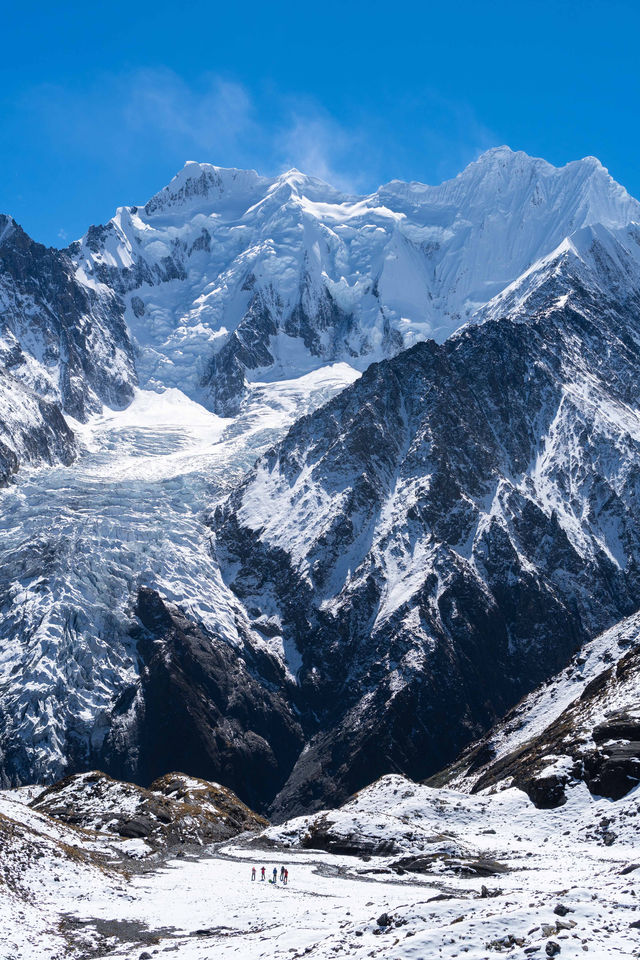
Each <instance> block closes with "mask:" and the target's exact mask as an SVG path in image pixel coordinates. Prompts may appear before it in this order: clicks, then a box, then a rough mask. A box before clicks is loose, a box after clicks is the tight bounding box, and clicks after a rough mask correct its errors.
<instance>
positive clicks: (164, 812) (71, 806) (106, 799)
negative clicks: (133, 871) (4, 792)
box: [30, 771, 267, 847]
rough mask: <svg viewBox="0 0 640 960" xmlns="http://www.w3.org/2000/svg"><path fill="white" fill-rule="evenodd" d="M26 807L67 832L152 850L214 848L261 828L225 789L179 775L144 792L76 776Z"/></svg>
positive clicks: (96, 775)
mask: <svg viewBox="0 0 640 960" xmlns="http://www.w3.org/2000/svg"><path fill="white" fill-rule="evenodd" d="M30 806H32V807H33V808H34V809H35V810H38V811H40V812H41V813H46V814H48V815H49V816H50V817H55V819H56V820H61V821H63V822H64V823H68V824H71V825H72V826H75V827H82V828H84V829H90V830H98V831H104V832H106V833H111V834H116V835H118V836H120V837H122V838H124V839H144V840H146V841H148V842H149V843H150V844H151V845H152V846H153V847H167V846H169V847H170V846H174V845H176V844H185V843H197V844H202V843H215V842H217V841H219V840H227V839H228V838H230V837H234V836H236V835H237V834H239V833H243V832H244V831H246V830H262V829H263V828H264V827H265V826H266V825H267V821H266V820H264V819H263V818H262V817H259V816H258V815H257V814H255V813H253V811H251V810H250V809H249V808H248V807H247V806H245V804H243V803H242V802H241V801H240V800H239V799H238V798H237V797H236V796H235V795H234V794H233V793H232V792H231V791H230V790H228V789H227V788H226V787H222V786H220V784H217V783H208V782H207V781H205V780H196V779H194V778H192V777H187V776H185V775H184V774H180V773H172V774H167V775H166V776H165V777H163V778H161V779H160V780H159V781H158V782H157V783H153V784H152V785H151V787H150V789H149V790H145V789H143V788H142V787H139V786H136V785H135V784H133V783H125V782H121V781H118V780H114V779H112V778H111V777H109V776H107V775H106V774H104V773H101V772H100V771H91V772H90V773H82V774H76V775H75V776H70V777H66V778H65V779H64V780H61V781H59V782H58V783H55V784H53V785H52V786H50V787H47V788H46V789H45V790H43V791H42V792H41V793H39V794H38V795H37V796H36V797H35V798H34V799H33V800H32V801H31V804H30Z"/></svg>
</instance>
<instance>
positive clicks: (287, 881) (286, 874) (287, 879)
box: [284, 870, 289, 883]
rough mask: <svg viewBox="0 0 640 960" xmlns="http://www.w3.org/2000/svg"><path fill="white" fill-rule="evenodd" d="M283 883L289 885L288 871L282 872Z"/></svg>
mask: <svg viewBox="0 0 640 960" xmlns="http://www.w3.org/2000/svg"><path fill="white" fill-rule="evenodd" d="M284 882H285V883H289V871H288V870H285V871H284Z"/></svg>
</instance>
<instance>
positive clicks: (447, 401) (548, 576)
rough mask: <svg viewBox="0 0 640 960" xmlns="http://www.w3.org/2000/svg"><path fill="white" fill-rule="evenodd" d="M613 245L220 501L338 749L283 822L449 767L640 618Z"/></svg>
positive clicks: (238, 558) (630, 402) (254, 591)
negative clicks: (543, 687)
mask: <svg viewBox="0 0 640 960" xmlns="http://www.w3.org/2000/svg"><path fill="white" fill-rule="evenodd" d="M603 230H604V228H602V230H600V231H595V232H594V231H591V232H589V237H590V241H589V243H588V244H587V245H586V250H585V251H583V256H580V255H579V254H578V247H575V246H574V247H571V249H569V250H565V249H564V247H563V248H562V249H561V251H560V252H559V253H558V255H557V256H555V257H553V258H550V259H549V260H548V262H547V263H546V265H545V268H544V278H543V277H542V276H540V271H536V284H535V296H533V294H532V299H531V301H530V303H529V304H528V308H527V309H526V310H525V314H526V322H523V316H524V315H523V313H522V311H521V309H519V310H518V311H516V312H515V314H514V316H513V317H512V316H510V315H508V314H507V315H506V316H502V317H501V318H500V319H497V320H492V319H489V320H486V321H485V322H484V323H483V324H481V325H469V326H467V327H465V328H464V329H463V330H462V331H460V332H459V333H457V334H455V335H454V336H452V337H451V338H449V339H448V340H447V341H445V343H444V344H442V345H437V344H436V343H434V342H433V341H429V342H427V343H424V344H418V345H416V346H415V347H413V348H412V349H410V350H408V351H405V352H403V353H402V354H400V355H399V356H397V357H396V358H394V359H392V360H390V361H385V362H383V363H380V364H377V365H373V366H372V367H370V368H369V369H368V370H367V371H366V372H365V373H364V374H363V376H362V377H361V379H360V380H359V381H358V382H356V383H355V384H354V385H353V386H352V387H350V388H348V389H347V390H345V391H344V392H343V393H342V394H340V395H339V396H338V397H336V398H335V399H334V400H333V401H331V402H330V403H329V404H327V405H326V406H325V407H323V408H322V409H320V410H319V411H317V412H316V413H315V414H313V415H312V416H311V417H308V418H305V419H303V420H300V421H298V423H297V424H295V425H294V426H293V427H292V428H291V430H290V431H289V433H288V435H287V437H286V438H285V440H284V441H282V442H281V443H280V444H279V445H278V446H277V447H276V448H275V449H274V450H272V451H270V452H269V453H268V454H267V455H265V456H264V457H263V458H262V459H261V460H260V461H259V462H258V463H257V465H256V467H255V469H254V470H253V471H252V472H251V473H250V474H249V475H248V476H247V478H246V479H245V481H244V482H243V483H242V485H241V486H240V487H239V488H238V489H237V490H236V491H235V492H234V493H233V494H232V495H231V497H230V499H229V500H228V502H227V503H226V505H225V506H223V507H218V509H217V511H216V515H215V521H214V526H215V529H216V533H217V550H218V558H219V560H220V562H221V563H222V566H223V573H225V575H226V577H227V579H228V582H229V583H230V584H231V586H232V587H233V589H234V591H235V593H236V594H237V596H238V597H239V598H240V599H241V600H242V602H243V603H244V605H245V608H246V609H247V610H251V611H253V613H252V615H253V616H254V617H255V618H256V622H257V623H260V622H266V623H268V624H270V625H271V627H272V629H273V630H274V631H275V630H277V632H278V634H279V635H280V636H281V637H282V642H283V644H284V647H285V649H289V650H291V649H293V650H294V651H296V655H297V656H298V658H299V659H298V660H297V661H296V662H295V663H294V662H293V659H292V663H291V666H292V668H293V669H296V670H297V678H298V684H299V687H300V689H301V691H302V692H303V699H304V702H305V704H306V705H307V708H308V710H309V726H308V728H307V729H308V731H309V732H310V733H311V732H313V733H315V737H314V738H313V739H311V741H310V744H309V745H308V747H307V749H306V750H305V752H304V753H303V754H302V755H301V757H300V760H299V761H298V764H297V765H296V767H295V768H294V770H293V772H292V775H291V777H290V780H289V783H288V784H287V786H286V787H285V788H284V791H283V792H282V793H281V795H280V798H279V800H278V804H280V803H281V804H282V807H281V808H280V807H278V806H277V805H276V808H275V810H276V812H277V813H279V810H280V809H283V810H284V809H291V807H292V805H293V806H295V804H296V803H299V804H300V805H301V806H304V805H312V804H314V803H315V802H317V801H320V802H322V801H325V802H326V799H327V798H328V799H330V800H331V801H336V800H342V799H343V798H344V797H345V796H347V795H348V794H349V793H350V792H352V791H353V790H356V789H358V788H360V787H361V786H362V785H363V784H364V782H365V777H367V776H368V778H369V780H370V779H371V778H372V775H376V774H381V773H383V772H385V771H387V770H388V769H389V768H390V767H391V768H392V769H394V768H395V767H394V765H397V767H398V768H400V769H402V770H403V771H405V772H409V773H410V774H411V775H412V776H415V777H425V776H427V775H428V774H430V773H433V772H435V771H436V770H437V769H439V768H440V767H441V766H443V765H444V764H445V763H446V762H447V761H446V755H447V754H449V755H450V756H454V755H455V754H456V753H457V752H458V750H459V749H460V748H461V747H462V746H463V744H464V743H465V741H468V740H469V739H470V738H471V736H472V735H473V733H474V731H475V730H477V729H478V727H480V728H483V727H484V728H486V727H487V726H489V725H490V724H491V723H492V722H493V721H495V720H497V719H498V718H499V716H500V715H501V714H502V713H503V712H504V711H505V709H506V708H507V707H508V706H509V705H510V704H512V703H514V702H515V701H516V700H517V699H519V697H520V696H521V695H522V694H523V693H524V692H526V691H527V690H530V689H531V687H532V686H534V685H535V684H536V683H538V682H540V681H541V680H543V679H544V678H545V677H548V676H549V675H551V674H552V673H554V672H556V671H557V670H559V669H560V668H561V667H562V666H563V664H564V663H565V662H566V660H567V659H568V657H569V656H570V655H571V654H572V653H573V652H574V651H575V650H576V649H577V648H578V647H579V646H580V645H581V644H582V643H584V642H585V641H586V640H588V639H589V638H590V637H593V636H594V635H595V634H596V633H598V632H599V631H600V630H602V629H603V628H605V627H607V626H609V625H610V624H612V623H614V622H615V621H617V620H619V619H620V617H621V616H623V615H625V614H628V613H631V612H632V611H634V610H636V609H637V608H638V606H639V605H640V579H639V577H638V570H639V564H640V526H639V523H638V513H637V509H636V506H635V504H636V501H637V497H638V494H639V493H640V490H639V483H640V411H639V401H640V386H639V384H640V380H639V374H640V296H639V293H638V291H639V290H640V283H639V282H638V281H639V277H640V274H639V273H638V270H637V263H638V250H639V249H640V247H639V242H640V234H639V232H638V229H637V228H636V227H630V228H629V229H628V230H627V231H625V232H623V234H622V235H619V236H618V237H616V236H615V235H614V233H612V232H611V231H604V233H603ZM541 269H542V268H541ZM621 277H625V278H626V284H625V285H624V286H623V285H622V283H621V282H620V278H621ZM518 303H519V304H520V305H521V298H520V299H519V300H518ZM525 305H526V304H525ZM493 309H494V304H491V305H490V307H489V308H488V312H489V313H490V312H491V311H492V310H493ZM495 309H496V311H497V312H498V311H499V308H498V307H496V308H495ZM314 728H315V729H314Z"/></svg>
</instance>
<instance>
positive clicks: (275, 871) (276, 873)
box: [273, 867, 278, 883]
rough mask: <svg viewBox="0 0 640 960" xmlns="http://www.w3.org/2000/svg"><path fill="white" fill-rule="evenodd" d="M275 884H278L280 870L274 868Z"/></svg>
mask: <svg viewBox="0 0 640 960" xmlns="http://www.w3.org/2000/svg"><path fill="white" fill-rule="evenodd" d="M273 882H274V883H277V882H278V868H277V867H274V868H273Z"/></svg>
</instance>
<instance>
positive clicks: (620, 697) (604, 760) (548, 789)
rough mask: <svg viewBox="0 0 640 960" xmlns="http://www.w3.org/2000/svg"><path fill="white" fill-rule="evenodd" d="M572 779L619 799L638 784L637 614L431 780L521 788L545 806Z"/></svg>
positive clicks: (560, 796) (474, 787)
mask: <svg viewBox="0 0 640 960" xmlns="http://www.w3.org/2000/svg"><path fill="white" fill-rule="evenodd" d="M577 781H582V782H584V783H586V784H587V785H588V787H589V789H590V791H591V792H592V793H593V794H595V795H599V796H606V797H610V798H613V799H618V798H619V797H621V796H624V795H625V794H626V793H628V792H629V790H631V789H632V788H633V787H635V786H636V785H637V784H638V783H639V782H640V614H634V615H633V616H631V617H628V618H627V619H625V620H623V621H621V622H620V623H618V624H616V625H615V626H614V627H612V628H611V629H610V630H607V631H605V632H604V633H603V634H601V635H600V636H598V637H596V638H595V639H594V640H592V641H590V642H589V643H588V644H586V645H585V646H584V647H582V649H581V650H580V652H579V653H578V654H576V655H575V657H574V658H573V659H572V660H571V662H570V663H569V664H568V666H567V667H566V669H565V670H563V671H562V672H561V673H560V674H558V675H557V676H556V677H553V678H552V679H551V680H549V681H548V682H547V683H546V684H544V685H543V686H542V687H540V688H539V689H537V690H535V691H533V693H531V694H529V695H528V696H526V697H524V698H523V700H522V701H521V702H520V703H519V704H517V706H516V707H514V708H513V709H512V710H510V711H509V713H508V714H507V715H506V716H505V718H504V719H503V720H502V721H501V722H500V723H498V724H497V725H496V727H495V728H493V729H492V730H491V731H490V732H489V733H488V734H487V735H486V737H483V738H482V739H481V740H480V741H479V742H478V743H474V744H472V746H470V747H469V748H468V749H467V750H465V751H464V753H463V754H462V756H461V757H459V758H458V760H457V761H456V763H455V764H453V765H452V767H450V768H449V769H447V770H445V771H442V772H441V773H440V774H439V775H438V776H437V777H436V778H434V782H437V783H446V784H447V785H451V786H454V787H455V788H456V789H462V790H468V791H472V792H476V791H481V790H489V789H491V790H494V789H496V788H497V789H505V788H506V787H509V786H511V785H512V784H513V785H516V786H519V787H520V788H521V789H524V790H526V791H527V793H529V795H530V796H531V797H532V799H533V800H534V801H535V802H536V803H537V804H539V805H541V806H545V807H554V806H559V805H561V804H562V803H565V802H566V796H567V790H570V789H571V787H572V784H574V783H575V782H577Z"/></svg>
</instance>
